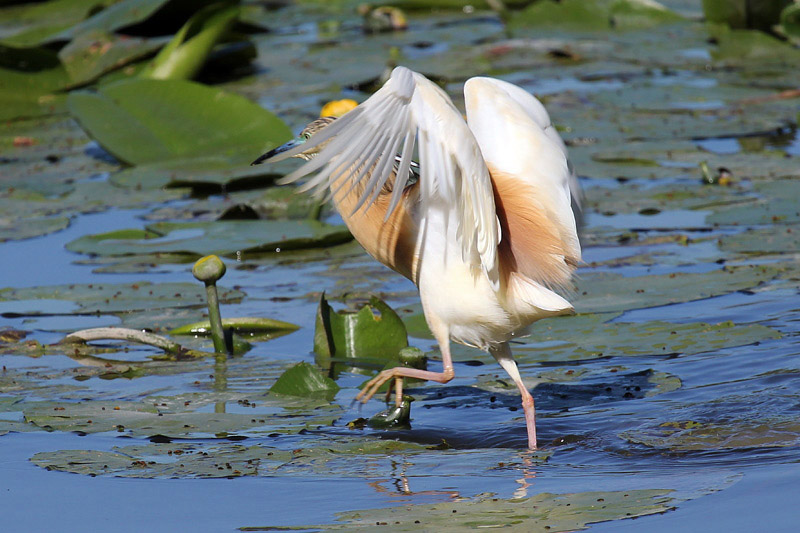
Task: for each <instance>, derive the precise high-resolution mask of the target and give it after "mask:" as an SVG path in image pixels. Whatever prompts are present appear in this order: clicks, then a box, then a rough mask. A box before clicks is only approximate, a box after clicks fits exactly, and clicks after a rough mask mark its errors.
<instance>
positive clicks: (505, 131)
mask: <svg viewBox="0 0 800 533" xmlns="http://www.w3.org/2000/svg"><path fill="white" fill-rule="evenodd" d="M464 97H465V103H466V111H467V121H466V122H464V119H463V118H462V116H461V114H460V113H459V112H458V110H457V109H456V108H455V106H454V105H453V103H452V102H451V100H450V98H449V97H448V96H447V94H446V93H445V92H444V91H443V90H441V89H440V88H439V87H438V86H436V85H435V84H434V83H432V82H431V81H430V80H428V79H427V78H425V77H424V76H422V75H421V74H418V73H416V72H412V71H411V70H408V69H407V68H404V67H397V68H395V69H394V71H393V72H392V75H391V78H390V79H389V80H388V81H387V82H386V83H385V84H384V85H383V87H382V88H381V89H379V90H378V91H377V92H376V93H375V94H373V95H372V96H371V97H370V98H369V99H367V100H366V101H365V102H363V103H362V104H361V105H359V106H358V107H356V108H355V109H353V110H352V111H350V112H348V113H347V114H345V115H344V116H343V117H341V118H339V119H334V118H332V117H327V118H322V119H318V120H317V121H315V122H312V123H311V124H310V125H309V126H308V127H307V128H306V129H305V130H304V131H303V133H302V134H301V136H300V137H299V138H298V139H295V140H293V141H290V142H289V143H287V144H286V145H283V146H281V147H279V148H276V149H275V150H272V151H271V152H268V153H266V154H264V155H263V156H261V157H260V158H258V159H257V160H256V161H255V162H254V164H257V163H261V162H263V161H279V160H281V159H285V158H287V157H301V158H303V159H305V160H307V161H308V162H307V163H306V164H305V165H303V166H302V167H300V168H299V169H297V170H296V171H294V172H292V173H291V174H289V175H288V176H286V177H285V178H283V182H285V183H290V182H294V181H296V180H298V179H299V178H301V177H303V176H306V175H308V174H311V173H313V172H315V171H318V170H319V172H318V173H317V174H316V175H315V176H314V177H312V178H311V179H309V180H308V181H307V182H306V183H305V184H304V185H303V186H302V187H301V190H311V189H313V190H314V191H316V193H317V194H329V195H330V197H331V198H332V199H333V202H334V204H335V206H336V208H337V209H338V211H339V213H340V214H341V216H342V218H343V219H344V222H345V224H347V226H348V228H349V229H350V231H351V232H352V233H353V235H354V236H355V238H356V239H357V240H358V241H359V243H361V245H362V246H363V247H364V248H365V249H366V250H367V252H369V253H370V254H371V255H372V256H373V257H375V258H376V259H377V260H378V261H380V262H381V263H383V264H385V265H386V266H388V267H390V268H392V269H394V270H395V271H397V272H399V273H400V274H403V275H404V276H406V277H407V278H409V279H410V280H411V281H413V282H414V283H415V284H416V285H417V286H418V288H419V292H420V299H421V301H422V307H423V310H424V313H425V319H426V320H427V322H428V326H429V327H430V330H431V332H432V333H433V335H434V337H435V339H436V341H437V342H438V344H439V347H440V350H441V353H442V364H443V369H442V372H431V371H424V370H418V369H413V368H405V367H397V368H392V369H389V370H384V371H383V372H381V373H379V374H378V375H377V376H376V377H375V378H373V379H372V380H371V381H369V382H368V383H367V385H366V386H365V387H364V389H363V390H362V391H361V392H360V394H359V395H358V396H357V397H356V398H357V399H360V400H361V401H363V402H366V401H367V400H369V399H370V398H371V397H372V396H373V395H374V394H375V392H376V391H377V390H378V388H379V387H380V386H381V385H382V384H383V383H385V382H387V381H389V380H392V379H394V380H395V390H396V392H397V398H396V400H397V402H398V405H399V402H400V400H401V397H402V378H404V377H410V378H417V379H423V380H431V381H437V382H439V383H447V382H448V381H450V380H451V379H453V376H454V370H453V361H452V358H451V355H450V341H451V340H452V341H455V342H458V343H461V344H466V345H469V346H475V347H478V348H481V349H483V350H486V351H488V352H489V353H490V354H492V355H493V356H494V358H495V359H496V360H497V362H498V363H500V366H502V367H503V368H504V369H505V371H506V372H508V374H509V376H510V377H511V379H513V380H514V383H515V384H516V385H517V387H518V388H519V391H520V394H521V395H522V406H523V409H524V412H525V421H526V424H527V430H528V447H529V448H531V449H535V448H536V423H535V409H534V402H533V397H532V396H531V394H530V393H529V392H528V389H527V388H526V387H525V384H524V383H523V381H522V378H521V376H520V373H519V370H518V369H517V365H516V363H515V361H514V359H513V357H512V355H511V350H510V348H509V344H508V341H509V340H510V339H511V338H512V337H514V336H515V335H519V334H523V333H524V332H525V329H526V327H527V326H529V325H530V324H531V323H533V322H534V321H536V320H539V319H541V318H545V317H550V316H554V315H561V314H567V313H571V312H572V310H573V309H572V305H571V304H570V303H569V302H568V301H567V300H565V299H564V298H563V297H561V296H560V295H558V294H557V293H556V292H555V291H554V289H560V288H564V287H566V286H567V285H568V284H569V282H570V278H571V275H572V272H573V271H574V269H575V267H576V265H577V263H578V262H579V261H580V257H581V248H580V243H579V241H578V235H577V230H576V222H575V217H574V215H573V212H572V209H571V206H570V203H571V194H570V186H571V184H572V186H573V187H575V184H576V181H575V177H574V174H573V173H572V171H571V167H570V165H569V163H568V161H567V150H566V147H565V145H564V142H563V141H562V140H561V138H560V137H559V135H558V133H557V132H556V130H555V128H554V127H553V125H552V124H551V122H550V117H549V116H548V114H547V111H546V110H545V108H544V106H543V105H542V104H541V103H540V102H539V101H538V100H537V99H536V98H534V97H533V96H532V95H530V94H529V93H527V92H526V91H524V90H523V89H521V88H519V87H517V86H515V85H512V84H510V83H508V82H504V81H501V80H497V79H492V78H485V77H477V78H471V79H469V80H468V81H467V82H466V84H465V85H464ZM415 146H416V152H417V153H418V157H419V165H418V167H417V165H416V164H415V163H414V162H413V161H412V158H413V157H414V153H415Z"/></svg>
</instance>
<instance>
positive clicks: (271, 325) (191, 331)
mask: <svg viewBox="0 0 800 533" xmlns="http://www.w3.org/2000/svg"><path fill="white" fill-rule="evenodd" d="M222 326H223V327H224V328H226V329H232V330H233V331H235V332H236V333H238V334H239V335H245V336H247V338H248V339H250V340H259V341H264V340H269V339H274V338H276V337H281V336H283V335H288V334H289V333H292V332H294V331H297V330H298V329H300V326H298V325H296V324H291V323H289V322H284V321H282V320H275V319H273V318H263V317H238V318H223V319H222ZM169 334H170V335H203V336H208V335H210V334H211V324H210V322H209V321H208V320H205V321H203V322H195V323H194V324H186V325H184V326H181V327H178V328H175V329H173V330H171V331H170V332H169Z"/></svg>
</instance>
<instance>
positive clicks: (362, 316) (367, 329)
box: [314, 294, 408, 368]
mask: <svg viewBox="0 0 800 533" xmlns="http://www.w3.org/2000/svg"><path fill="white" fill-rule="evenodd" d="M406 346H408V335H407V334H406V328H405V325H404V324H403V321H402V320H401V319H400V317H399V316H398V315H397V313H395V312H394V310H393V309H392V308H391V307H389V306H388V305H386V303H384V302H383V301H382V300H380V299H379V298H377V297H374V296H373V297H371V298H370V299H369V303H367V304H365V305H363V306H362V307H361V308H360V309H358V311H353V310H342V311H339V312H336V311H334V310H333V308H332V307H331V306H330V305H329V304H328V301H327V300H326V299H325V295H324V294H323V295H322V296H320V300H319V307H318V309H317V321H316V330H315V332H314V353H315V354H316V355H317V357H316V359H317V363H318V364H320V365H321V366H323V367H326V368H327V367H330V366H331V362H336V361H337V360H339V361H341V360H347V359H349V360H351V362H352V363H353V365H357V364H358V363H359V362H360V363H361V364H364V363H365V362H372V364H375V363H376V362H377V363H378V366H379V367H380V366H383V362H385V361H386V360H387V359H396V358H397V357H398V355H399V353H400V350H402V349H403V348H405V347H406Z"/></svg>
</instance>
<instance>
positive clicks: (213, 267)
mask: <svg viewBox="0 0 800 533" xmlns="http://www.w3.org/2000/svg"><path fill="white" fill-rule="evenodd" d="M225 270H226V268H225V263H223V262H222V260H221V259H220V258H219V257H217V256H216V255H207V256H206V257H203V258H201V259H199V260H198V261H197V262H196V263H195V264H194V267H193V268H192V274H194V277H195V278H197V279H198V280H199V281H202V282H203V283H205V285H206V300H207V301H208V321H209V323H210V324H211V338H212V339H213V341H214V351H215V352H217V353H230V352H231V350H230V349H228V346H227V343H226V342H225V330H224V329H223V328H222V314H220V311H219V295H218V293H217V284H216V283H217V280H218V279H220V278H221V277H222V276H224V275H225Z"/></svg>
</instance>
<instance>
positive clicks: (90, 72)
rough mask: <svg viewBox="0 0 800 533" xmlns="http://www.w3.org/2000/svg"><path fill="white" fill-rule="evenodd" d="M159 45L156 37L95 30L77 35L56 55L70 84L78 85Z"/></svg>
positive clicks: (160, 44) (145, 54)
mask: <svg viewBox="0 0 800 533" xmlns="http://www.w3.org/2000/svg"><path fill="white" fill-rule="evenodd" d="M162 45H163V41H161V40H160V39H141V38H138V37H129V36H125V37H121V36H119V35H114V34H109V33H105V32H102V31H98V30H95V31H89V32H86V33H82V34H80V35H79V36H78V37H76V38H75V39H74V40H73V41H71V42H70V43H69V44H68V45H66V46H65V47H64V48H62V49H61V51H60V52H59V53H58V56H59V58H60V59H61V62H62V63H63V64H64V68H65V69H66V71H67V74H69V77H70V80H71V83H72V85H82V84H85V83H88V82H91V81H93V80H95V79H97V78H99V77H100V76H102V75H103V74H105V73H107V72H110V71H112V70H115V69H118V68H120V67H123V66H125V65H127V64H128V63H131V62H133V61H136V60H137V59H140V58H142V57H145V56H147V55H149V54H152V53H153V52H155V51H156V50H157V49H159V48H160V47H161V46H162Z"/></svg>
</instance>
